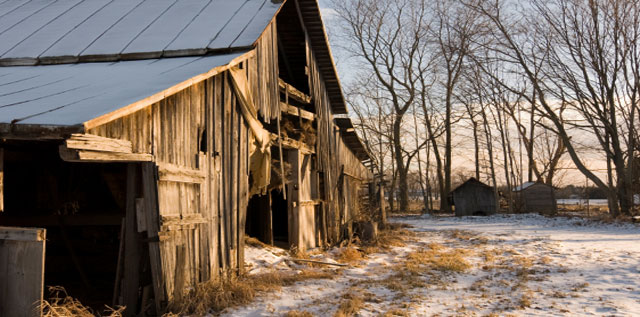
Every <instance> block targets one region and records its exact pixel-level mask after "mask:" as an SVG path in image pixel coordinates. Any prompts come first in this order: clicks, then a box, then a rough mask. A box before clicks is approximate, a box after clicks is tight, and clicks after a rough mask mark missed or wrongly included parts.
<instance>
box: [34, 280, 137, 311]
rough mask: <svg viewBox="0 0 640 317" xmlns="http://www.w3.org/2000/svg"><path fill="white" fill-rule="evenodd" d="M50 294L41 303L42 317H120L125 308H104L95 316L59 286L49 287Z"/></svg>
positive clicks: (89, 309)
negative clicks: (101, 312)
mask: <svg viewBox="0 0 640 317" xmlns="http://www.w3.org/2000/svg"><path fill="white" fill-rule="evenodd" d="M49 293H51V295H50V297H49V300H48V301H46V300H45V301H42V316H44V317H68V316H79V317H93V316H96V315H98V316H109V317H122V312H123V311H124V309H125V307H118V309H113V308H111V307H109V306H105V310H104V313H103V314H95V313H94V312H93V310H92V309H91V308H89V307H86V306H84V305H82V303H80V301H78V300H77V299H75V298H73V297H71V296H69V295H67V292H66V291H65V289H64V288H63V287H61V286H49Z"/></svg>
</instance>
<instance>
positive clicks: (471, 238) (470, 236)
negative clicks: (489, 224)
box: [447, 229, 489, 244]
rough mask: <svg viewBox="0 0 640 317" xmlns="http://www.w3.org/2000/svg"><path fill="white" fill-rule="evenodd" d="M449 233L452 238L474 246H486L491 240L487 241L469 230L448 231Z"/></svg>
mask: <svg viewBox="0 0 640 317" xmlns="http://www.w3.org/2000/svg"><path fill="white" fill-rule="evenodd" d="M447 233H448V235H449V237H451V238H454V239H458V240H463V241H468V242H471V243H473V244H486V243H488V242H489V239H487V238H486V237H483V236H481V235H480V234H479V233H477V232H473V231H469V230H459V229H454V230H449V231H447Z"/></svg>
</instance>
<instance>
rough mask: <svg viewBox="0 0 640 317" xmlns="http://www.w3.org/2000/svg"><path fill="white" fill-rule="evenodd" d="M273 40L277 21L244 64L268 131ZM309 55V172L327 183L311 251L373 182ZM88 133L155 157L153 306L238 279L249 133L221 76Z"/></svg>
mask: <svg viewBox="0 0 640 317" xmlns="http://www.w3.org/2000/svg"><path fill="white" fill-rule="evenodd" d="M276 36H277V33H276V26H275V22H274V23H272V24H271V25H270V26H269V27H268V28H267V30H266V31H265V32H264V33H263V36H262V37H261V38H260V40H259V41H258V43H257V47H256V55H255V57H254V58H252V59H250V60H249V61H248V62H245V63H244V65H243V68H244V69H246V70H247V76H248V78H249V81H250V84H251V85H252V87H253V91H254V92H255V93H254V99H255V100H254V102H255V104H256V105H257V106H258V108H259V109H258V110H259V114H260V115H261V117H262V118H263V120H264V121H267V122H268V121H269V120H271V119H275V118H276V117H277V116H279V115H280V108H279V98H280V96H279V91H278V57H277V38H276ZM308 51H309V52H310V53H309V54H310V56H309V58H308V60H309V70H310V71H309V74H310V87H312V89H311V90H312V92H311V94H312V98H313V100H314V102H315V105H316V109H317V114H318V116H317V118H318V119H317V129H318V141H317V144H316V153H318V156H317V164H314V165H315V166H316V167H317V171H313V173H316V172H318V171H320V172H322V173H321V174H318V175H323V176H324V179H323V180H322V183H324V186H325V188H324V192H325V193H326V197H325V203H324V204H323V205H322V206H320V207H319V208H318V209H317V210H318V211H317V213H318V214H317V215H316V217H315V219H316V221H315V223H316V224H317V225H316V228H312V231H313V230H315V231H317V232H311V233H310V234H312V238H313V236H316V237H319V238H320V239H322V240H324V241H317V243H318V244H326V243H329V244H334V243H337V242H339V241H340V238H341V231H342V230H344V227H345V225H346V224H347V223H348V222H349V220H350V219H351V218H352V217H353V213H354V212H356V211H357V189H358V188H359V185H360V184H361V183H362V180H366V179H368V178H369V176H370V175H369V171H368V170H367V169H366V168H365V167H364V166H363V165H362V164H361V162H360V161H359V160H358V159H357V158H356V156H355V155H354V154H353V152H352V151H351V150H350V149H349V148H348V147H347V146H346V145H345V143H344V142H343V140H342V138H341V136H340V131H338V129H337V127H336V126H335V124H334V122H333V113H332V112H331V108H330V104H329V101H328V100H329V99H328V95H327V91H326V88H325V86H324V83H323V81H322V76H321V74H320V72H319V70H318V65H317V63H316V61H315V57H314V56H313V54H312V52H311V50H308ZM87 133H90V134H95V135H99V136H104V137H109V138H116V139H124V140H129V141H131V142H132V144H133V150H134V152H137V153H149V154H153V155H154V157H155V159H156V164H157V165H158V169H159V173H158V175H159V176H158V181H157V195H158V198H157V201H158V207H157V208H158V210H159V214H158V217H155V218H157V220H156V221H157V223H155V224H154V225H147V226H146V227H147V228H158V229H157V231H156V232H148V233H147V235H148V236H149V237H153V236H158V239H159V242H157V251H154V249H153V248H150V252H152V253H153V252H156V253H157V254H158V255H159V258H160V260H159V261H160V262H161V263H160V266H159V267H160V269H159V270H157V271H160V272H156V273H157V274H156V273H154V276H155V275H157V276H158V278H161V279H162V281H160V282H159V283H160V284H161V287H162V288H163V289H162V290H161V291H162V292H163V294H161V295H160V296H159V297H160V298H162V300H163V302H164V304H166V303H167V302H170V301H171V299H172V298H173V297H174V296H175V294H174V293H175V292H174V287H175V285H176V283H178V284H180V285H183V283H184V285H185V286H186V287H188V286H191V285H194V284H195V283H197V282H200V281H206V280H208V279H210V278H216V277H219V276H221V274H224V273H225V272H229V273H237V272H239V271H241V270H242V268H243V266H244V263H243V261H244V252H243V250H244V225H245V221H246V207H247V204H248V200H249V197H248V192H249V170H248V169H249V139H250V135H251V134H250V133H251V132H250V130H249V128H248V127H247V125H246V123H245V121H244V119H243V118H242V115H241V114H240V111H239V109H238V105H237V102H236V98H235V95H234V93H233V90H232V87H231V86H230V81H229V78H228V74H227V73H226V72H225V73H222V74H218V75H216V76H214V77H212V78H209V79H207V80H205V81H202V82H199V83H197V84H194V85H192V86H190V87H189V88H186V89H184V90H182V91H180V92H177V93H176V94H174V95H171V96H168V97H167V98H165V99H163V100H161V101H159V102H157V103H155V104H153V105H152V106H150V107H147V108H145V109H142V110H140V111H138V112H136V113H133V114H131V115H128V116H125V117H123V118H119V119H117V120H114V121H112V122H109V123H107V124H104V125H102V126H98V127H96V128H94V129H91V130H89V131H87ZM345 173H347V174H349V175H352V176H356V178H353V177H347V176H345ZM147 174H148V173H147ZM345 195H346V196H345ZM151 205H152V204H151ZM145 209H149V208H145ZM145 212H147V213H148V212H153V210H145ZM145 217H146V218H147V219H155V218H154V217H150V216H149V215H148V214H147V215H146V216H145ZM154 243H155V242H154ZM183 257H184V259H183ZM153 258H154V255H152V259H153ZM154 265H156V264H154ZM154 282H155V281H154Z"/></svg>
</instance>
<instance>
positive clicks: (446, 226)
mask: <svg viewBox="0 0 640 317" xmlns="http://www.w3.org/2000/svg"><path fill="white" fill-rule="evenodd" d="M392 221H393V222H401V223H406V224H409V225H410V226H411V228H408V230H409V232H408V233H407V234H405V237H404V238H403V239H404V243H403V244H404V245H402V246H399V245H398V246H395V247H391V248H390V249H389V250H386V251H384V252H381V251H380V250H377V251H378V252H374V253H368V252H371V251H368V252H367V253H368V254H367V255H366V256H365V258H364V260H362V261H359V262H355V263H352V265H350V266H349V267H346V268H341V267H332V266H327V267H326V268H322V269H321V268H317V267H318V266H315V267H314V268H308V269H314V270H325V271H329V272H332V274H333V276H334V278H332V279H321V280H306V281H303V282H298V283H296V284H294V285H292V286H286V287H283V288H282V289H281V290H280V291H278V292H275V293H269V294H265V295H263V296H261V297H259V298H258V299H257V300H256V301H254V302H253V303H252V304H250V305H248V306H245V307H239V308H235V309H232V310H228V311H226V312H225V315H228V316H282V315H286V314H287V313H289V314H290V315H291V316H295V314H293V313H304V312H308V313H311V314H312V315H316V316H327V315H328V316H331V315H334V314H335V313H336V311H337V309H338V307H339V306H340V305H343V307H347V306H349V305H348V304H352V306H354V307H356V309H357V310H358V314H359V315H360V316H379V315H385V314H386V315H387V316H393V315H406V316H432V315H437V316H461V315H462V316H487V315H489V316H525V315H526V316H530V315H533V316H576V315H587V316H588V315H594V316H640V228H639V227H638V226H636V225H633V224H603V223H599V222H593V221H589V220H582V219H578V218H573V219H572V218H564V217H556V218H547V217H543V216H539V215H532V214H527V215H495V216H491V217H462V218H455V217H433V216H428V215H426V216H422V217H402V218H394V219H392ZM362 250H363V251H367V250H366V248H362ZM374 251H375V250H374ZM339 252H340V250H333V251H332V252H329V254H324V255H318V257H320V259H319V260H322V261H333V259H332V257H334V258H336V257H337V254H339ZM246 257H247V259H248V262H249V263H251V265H252V266H253V267H254V269H253V270H252V271H251V272H252V273H254V272H256V273H257V272H260V271H261V270H264V269H265V267H272V269H277V270H304V269H305V267H304V266H301V265H297V264H294V263H291V262H289V261H285V260H284V258H285V256H284V253H283V252H282V251H277V250H276V249H259V248H250V249H249V250H248V251H247V253H246ZM451 261H453V262H451ZM450 262H451V263H450ZM416 263H417V264H416ZM354 299H356V300H354ZM347 311H348V310H347Z"/></svg>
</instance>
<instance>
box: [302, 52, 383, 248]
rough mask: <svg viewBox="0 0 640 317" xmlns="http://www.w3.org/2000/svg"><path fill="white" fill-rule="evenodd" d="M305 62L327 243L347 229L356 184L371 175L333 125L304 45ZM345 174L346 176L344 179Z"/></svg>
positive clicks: (315, 67) (325, 93) (324, 92)
mask: <svg viewBox="0 0 640 317" xmlns="http://www.w3.org/2000/svg"><path fill="white" fill-rule="evenodd" d="M307 52H308V53H307V54H308V55H307V62H308V64H309V87H311V97H312V99H313V101H314V105H315V109H316V118H317V119H316V120H317V131H318V138H317V143H316V153H318V157H317V159H318V170H319V171H320V172H322V175H324V187H325V188H324V192H325V193H326V197H325V201H324V204H323V206H322V208H321V215H319V217H320V218H321V219H320V223H321V226H322V227H321V228H319V229H320V230H321V231H322V236H323V237H324V239H325V240H326V241H323V242H326V243H328V244H335V243H337V242H339V241H340V240H341V237H342V233H343V232H344V231H345V230H349V229H350V227H349V225H350V221H351V220H352V219H353V217H354V216H355V214H356V213H357V212H358V210H357V195H358V191H357V189H359V187H360V185H361V184H362V183H364V182H366V181H368V180H369V179H370V178H371V175H370V172H369V171H368V170H367V168H366V167H365V166H364V165H363V164H362V162H361V161H360V160H359V159H358V158H357V157H356V156H355V154H354V153H353V152H352V151H351V150H350V149H349V148H348V147H347V146H346V144H345V143H344V141H343V140H342V137H341V134H340V131H339V129H338V127H337V126H336V125H335V123H334V121H333V118H334V114H333V112H332V107H331V104H330V98H329V93H328V91H327V88H326V85H325V82H324V80H323V78H322V73H321V70H320V67H319V63H318V62H317V60H316V56H315V54H314V52H313V50H312V48H311V47H309V48H308V49H307ZM345 177H346V178H347V179H348V180H347V181H345V180H344V179H345Z"/></svg>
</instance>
